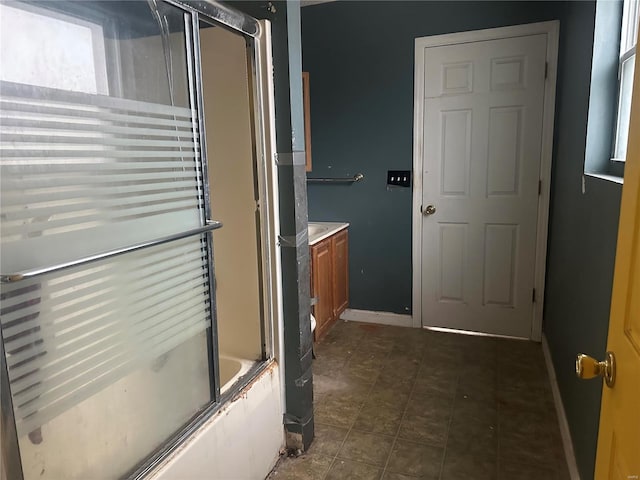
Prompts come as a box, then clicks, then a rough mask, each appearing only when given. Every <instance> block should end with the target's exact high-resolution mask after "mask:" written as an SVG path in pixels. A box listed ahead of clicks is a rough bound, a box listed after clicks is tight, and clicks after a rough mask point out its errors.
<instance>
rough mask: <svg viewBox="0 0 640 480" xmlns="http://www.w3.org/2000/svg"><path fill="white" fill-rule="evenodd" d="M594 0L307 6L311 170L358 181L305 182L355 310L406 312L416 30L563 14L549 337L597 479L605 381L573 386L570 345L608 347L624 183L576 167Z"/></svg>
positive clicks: (581, 457)
mask: <svg viewBox="0 0 640 480" xmlns="http://www.w3.org/2000/svg"><path fill="white" fill-rule="evenodd" d="M594 15H595V4H594V3H593V2H549V3H546V2H509V3H507V2H442V3H440V2H342V1H341V2H335V3H329V4H323V5H317V6H311V7H305V8H303V9H302V42H303V68H304V70H306V71H308V72H310V79H311V87H310V91H311V125H312V146H313V149H312V150H313V171H312V172H311V174H310V176H316V177H321V176H348V175H353V174H354V173H357V172H362V173H364V174H365V180H364V181H363V182H360V183H356V184H354V185H351V186H342V185H340V186H339V185H309V189H308V197H309V218H310V220H315V221H347V222H350V223H351V227H350V251H349V255H350V272H349V273H350V289H351V301H350V306H351V307H352V308H358V309H365V310H379V311H390V312H397V313H409V312H410V310H411V191H410V189H392V190H389V189H387V187H386V185H385V183H386V171H387V170H389V169H405V170H410V169H411V168H412V146H413V143H412V142H413V63H414V58H413V54H414V39H415V38H416V37H421V36H428V35H436V34H443V33H451V32H459V31H465V30H476V29H482V28H492V27H499V26H506V25H513V24H520V23H531V22H537V21H546V20H554V19H559V20H560V21H561V25H560V32H561V34H560V58H559V79H558V86H557V105H556V129H555V136H554V164H553V182H552V209H551V219H550V226H549V228H550V230H549V252H548V271H547V272H548V273H547V287H546V306H545V325H544V329H545V333H546V335H547V337H548V340H549V345H550V349H551V353H552V356H553V360H554V366H555V369H556V373H557V377H558V382H559V385H560V390H561V394H562V399H563V403H564V406H565V409H566V411H567V416H568V420H569V424H570V429H571V433H572V438H573V442H574V447H575V452H576V457H577V461H578V466H579V469H580V472H581V475H582V478H583V479H584V480H589V479H590V478H592V477H593V465H594V459H595V447H596V441H597V430H598V414H599V408H600V384H599V383H598V382H579V381H577V380H576V379H575V375H574V373H573V368H574V358H575V354H576V353H578V352H582V351H583V352H585V353H591V354H593V355H596V356H598V357H601V356H602V353H603V352H604V347H605V344H606V332H607V326H608V311H609V303H610V292H611V280H612V272H613V259H614V255H615V240H616V230H617V220H618V211H619V210H618V209H619V202H620V191H621V189H620V185H618V184H614V183H610V182H606V181H603V180H599V179H594V178H588V179H587V180H586V193H585V194H584V195H583V193H582V172H583V166H584V158H585V138H586V125H587V113H588V106H589V83H590V76H591V48H592V45H593V28H594Z"/></svg>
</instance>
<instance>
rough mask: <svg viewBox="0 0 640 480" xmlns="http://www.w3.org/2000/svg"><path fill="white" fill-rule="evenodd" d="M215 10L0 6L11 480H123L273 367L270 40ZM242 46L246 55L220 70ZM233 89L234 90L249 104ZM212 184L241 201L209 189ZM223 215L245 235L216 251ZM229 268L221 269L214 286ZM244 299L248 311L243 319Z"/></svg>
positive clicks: (2, 315)
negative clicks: (266, 143) (265, 50)
mask: <svg viewBox="0 0 640 480" xmlns="http://www.w3.org/2000/svg"><path fill="white" fill-rule="evenodd" d="M203 17H204V15H203V16H200V15H199V13H198V12H197V11H196V10H193V9H192V8H191V7H188V6H177V5H175V4H173V3H168V2H162V1H160V0H150V1H149V2H110V1H94V0H91V1H78V2H38V4H37V5H33V4H28V3H23V2H11V3H10V4H7V3H0V22H1V23H0V35H1V36H0V181H1V187H2V188H1V189H0V196H1V197H0V227H1V229H0V265H1V267H2V276H1V278H0V280H1V282H0V327H1V332H2V342H0V343H1V347H2V349H1V351H0V356H1V357H2V367H3V368H2V372H1V373H2V385H1V386H0V388H2V390H3V392H2V393H3V403H2V408H3V411H2V414H3V419H5V418H9V419H10V420H11V421H10V423H11V424H12V429H13V432H14V433H13V436H12V437H11V436H8V437H7V438H9V439H10V441H9V442H4V440H5V436H4V432H5V430H4V429H5V425H4V424H3V445H2V448H3V457H4V454H5V450H4V449H9V448H11V449H12V450H11V452H12V453H11V454H10V455H12V459H13V463H14V464H17V465H19V467H18V468H19V469H18V470H17V471H18V472H19V474H17V475H15V472H16V470H13V471H12V473H10V474H9V476H10V478H12V479H13V478H20V477H21V476H22V477H23V478H24V479H26V480H30V479H36V478H37V479H45V480H46V479H59V478H121V477H126V476H127V475H130V474H131V473H132V472H135V471H136V469H138V468H139V467H140V465H142V464H143V462H145V461H147V460H148V459H149V458H151V457H152V456H153V455H155V454H156V452H163V451H166V447H167V445H169V443H168V442H169V441H170V439H174V440H175V442H177V441H178V440H177V439H179V438H183V437H182V436H181V435H180V433H181V432H186V431H187V430H188V428H189V426H190V425H193V422H194V421H195V419H196V418H203V417H202V415H203V412H204V413H206V412H211V411H213V410H212V409H213V408H215V407H216V406H217V405H220V404H221V403H222V402H223V401H224V399H225V398H226V397H225V395H226V396H227V397H229V396H231V395H232V394H233V393H234V392H233V386H234V384H235V385H237V383H235V382H238V381H239V379H241V377H242V376H243V375H245V374H246V375H251V374H252V373H253V372H254V371H255V367H256V362H262V361H264V360H268V359H269V358H271V357H272V352H271V351H270V344H271V342H272V341H271V340H270V339H269V338H267V337H268V335H269V334H268V333H265V331H268V328H267V327H269V325H270V322H271V321H272V320H271V316H272V315H273V313H272V311H271V310H270V309H271V308H272V307H271V306H270V304H269V301H268V298H269V296H270V295H272V290H271V284H270V283H269V281H268V280H265V279H267V278H272V277H270V275H273V273H272V272H271V271H270V270H269V264H267V263H265V262H266V260H265V258H264V257H265V256H264V255H263V251H264V250H266V249H267V248H271V247H270V246H271V245H272V244H274V242H273V241H272V239H273V236H274V234H273V232H272V231H270V230H268V228H270V227H267V226H264V225H270V223H269V217H268V215H269V213H268V212H269V208H268V204H267V203H266V202H267V200H266V198H265V199H263V198H259V194H258V193H257V192H258V191H261V192H262V191H267V187H266V186H265V183H266V180H264V177H265V174H264V172H263V171H262V170H261V168H262V166H260V165H257V164H256V163H252V162H256V159H257V158H263V157H264V158H266V155H265V156H262V155H260V154H259V153H260V152H256V151H255V150H252V149H260V148H263V147H262V143H261V141H260V140H257V139H260V138H262V135H263V132H262V130H261V128H263V127H261V126H260V124H259V122H257V121H256V123H255V124H254V123H252V122H253V116H252V114H253V113H254V104H252V103H251V102H252V99H253V98H256V97H257V95H256V91H257V89H258V84H257V80H256V77H255V75H256V74H255V73H253V68H255V67H256V63H257V62H258V60H256V59H255V57H254V56H253V55H254V54H255V52H256V51H257V44H256V43H255V42H256V40H255V39H253V38H250V37H249V36H245V34H241V33H240V32H238V31H235V30H233V29H226V28H225V29H223V28H220V26H219V25H218V24H216V23H215V22H214V21H213V20H212V19H209V18H207V20H208V21H209V23H208V24H206V25H204V23H203V22H202V21H199V18H200V19H202V18H203ZM204 18H206V17H204ZM200 25H203V27H202V28H203V31H202V36H200V34H201V32H200V30H199V29H200ZM205 27H206V32H205V31H204V29H205ZM228 37H235V38H228ZM205 42H209V47H211V52H210V55H213V57H212V59H211V60H210V61H208V62H209V63H205V62H201V56H200V45H201V44H203V43H205ZM231 44H234V45H235V51H238V52H239V54H238V55H239V56H238V57H237V58H233V59H230V58H228V57H227V56H225V57H224V59H220V58H218V57H216V54H220V55H223V54H224V55H227V53H228V51H229V50H230V46H229V45H231ZM216 46H217V50H216V48H214V47H216ZM222 60H224V61H225V62H227V63H226V64H222ZM232 61H233V62H234V63H233V65H235V67H234V68H235V70H234V71H233V72H231V71H230V67H229V65H230V64H231V63H232ZM251 61H253V62H255V63H254V64H253V65H252V64H251ZM201 63H205V65H204V67H205V68H204V70H205V74H208V75H209V78H205V80H211V81H209V82H206V81H204V82H203V81H200V80H202V71H201V66H202V65H201ZM221 65H222V67H221ZM214 77H215V78H214ZM216 82H217V83H219V84H221V85H223V87H224V85H227V84H230V83H231V84H233V85H235V88H236V90H235V91H234V92H236V93H234V95H235V96H234V97H233V100H234V101H233V102H231V101H230V100H228V98H227V97H229V94H228V91H227V90H224V88H223V87H221V88H220V89H216V88H214V87H212V86H211V85H213V84H214V83H216ZM203 83H206V84H207V85H208V87H207V91H206V92H203V86H202V84H203ZM252 90H254V91H252ZM238 92H240V93H242V94H244V95H245V96H246V103H245V104H243V105H244V107H243V108H241V107H240V106H239V104H238V102H237V101H235V100H236V99H237V98H238V96H239V95H240V93H238ZM205 97H206V98H205ZM205 101H206V102H207V103H208V105H209V106H210V108H211V107H213V110H212V114H211V115H210V116H209V118H210V119H211V120H212V121H211V125H212V126H211V127H209V128H210V129H214V130H215V129H216V128H217V127H216V125H220V124H221V126H220V128H219V130H220V131H214V132H213V133H216V135H213V134H212V135H210V138H213V139H214V142H212V144H214V145H212V146H211V147H210V148H209V150H207V149H206V148H205V147H206V142H205V132H204V131H203V130H202V129H203V127H204V123H205V122H204V115H205V111H204V108H203V102H205ZM225 102H226V103H225ZM257 102H259V101H257ZM257 107H258V109H259V107H260V104H259V103H258V104H257ZM239 112H240V113H239ZM231 113H233V114H234V115H236V119H235V120H233V119H231V118H230V117H229V115H230V114H231ZM216 122H217V123H216ZM234 122H235V123H234ZM237 124H242V125H243V126H244V130H242V131H243V132H246V134H245V135H244V136H243V137H242V142H244V143H243V149H244V150H242V152H241V154H238V153H237V152H234V151H233V150H232V148H233V147H234V141H235V143H239V142H240V141H239V140H236V139H237V138H238V136H239V135H240V134H239V133H238V129H237V128H235V126H236V125H237ZM223 128H226V130H224V129H223ZM232 133H233V134H234V135H236V137H233V138H232V139H231V140H228V141H227V142H226V143H225V142H224V141H223V140H225V139H224V138H221V137H223V136H225V135H227V136H229V135H230V134H232ZM215 140H219V141H215ZM232 140H233V141H232ZM223 147H224V148H225V149H226V150H221V148H223ZM207 154H209V157H207ZM242 161H245V162H247V163H246V164H243V165H242V167H243V168H244V170H240V167H239V166H238V165H239V163H240V162H242ZM265 161H266V160H265ZM208 163H210V167H211V168H208ZM232 166H233V167H234V168H236V170H237V171H234V172H230V171H229V170H228V169H229V168H230V167H232ZM212 171H213V172H214V173H216V174H217V175H218V177H219V179H216V181H218V182H223V180H224V179H226V183H227V185H226V187H227V188H230V189H235V190H237V191H234V192H231V193H234V194H235V195H236V196H235V197H233V201H230V200H229V197H228V196H227V195H225V194H224V193H221V191H216V192H209V187H210V185H211V184H212V182H211V179H210V177H211V172H212ZM208 173H209V174H208ZM263 182H264V183H263ZM224 186H225V184H224V183H221V188H222V187H224ZM240 189H242V191H241V192H240ZM242 192H245V193H246V194H243V193H242ZM213 193H215V194H213ZM241 195H244V196H242V199H241V200H242V201H244V207H243V208H244V210H243V212H242V213H243V216H242V217H241V218H239V216H238V214H237V212H236V211H232V209H231V207H232V206H233V205H232V204H235V203H237V201H239V200H237V201H236V199H237V198H238V197H240V196H241ZM212 201H214V202H218V204H217V205H216V204H214V205H212V204H211V202H212ZM262 202H265V208H264V209H261V210H263V211H257V209H256V204H259V203H262ZM212 214H215V215H218V214H220V215H221V216H222V217H225V218H223V220H224V221H225V222H228V226H229V227H230V228H228V229H227V231H228V232H229V233H226V234H225V235H226V236H224V237H223V238H222V240H221V241H220V242H217V243H216V246H215V249H214V241H213V240H212V238H213V235H212V234H211V232H212V231H213V230H214V229H217V228H218V227H219V226H220V224H219V223H217V222H215V221H212V220H210V219H211V218H212ZM233 222H235V223H233ZM216 234H217V233H216ZM249 240H250V241H249ZM225 242H226V243H225ZM225 245H229V246H228V247H226V246H225ZM261 248H264V249H261ZM225 249H226V250H225ZM214 255H215V256H217V257H220V258H224V262H220V264H219V265H216V266H217V267H220V268H219V270H220V271H219V272H218V273H217V275H215V276H214V263H216V262H214ZM234 255H235V257H234ZM240 261H243V262H245V264H246V265H245V264H242V265H239V262H240ZM236 279H238V280H239V281H242V282H243V285H244V286H243V287H242V290H241V289H240V288H233V285H235V284H233V283H232V282H233V281H235V280H236ZM249 282H253V285H251V288H252V290H251V292H253V293H252V294H251V295H250V294H249V293H248V292H249V289H248V286H246V284H248V283H249ZM230 285H231V287H230ZM230 290H233V291H232V292H231V294H228V293H227V292H229V291H230ZM240 290H241V291H240ZM221 292H222V293H224V294H225V295H227V294H228V295H229V296H228V297H225V298H224V301H221V302H219V303H220V306H221V307H222V308H219V309H218V312H221V313H222V318H223V320H224V322H225V323H224V325H223V328H220V329H218V326H219V325H220V322H219V321H218V319H219V318H220V313H218V314H217V313H216V311H217V308H218V305H217V303H218V302H217V298H219V296H220V295H221ZM239 304H242V305H243V306H246V305H248V304H249V306H251V309H249V308H245V310H243V311H242V312H241V314H242V315H244V317H242V318H239V317H238V315H237V314H236V316H235V317H234V314H233V311H234V310H237V309H236V308H234V306H235V305H239ZM246 312H249V313H246ZM245 317H251V318H245ZM233 325H235V328H232V327H233ZM238 326H240V327H241V328H240V327H238ZM245 378H247V377H245ZM227 391H228V393H225V392H227ZM6 392H9V394H10V395H8V397H9V398H10V402H11V408H9V410H10V411H5V408H7V403H5V402H4V399H5V394H6ZM198 416H200V417H198ZM13 437H15V438H13ZM171 441H173V440H171ZM8 444H9V446H8ZM172 445H174V444H172ZM15 457H17V458H15ZM7 463H8V462H7Z"/></svg>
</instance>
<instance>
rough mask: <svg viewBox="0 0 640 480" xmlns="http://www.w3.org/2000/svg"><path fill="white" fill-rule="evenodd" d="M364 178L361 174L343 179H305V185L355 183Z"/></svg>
mask: <svg viewBox="0 0 640 480" xmlns="http://www.w3.org/2000/svg"><path fill="white" fill-rule="evenodd" d="M363 178H364V175H363V174H362V173H356V174H355V175H354V176H353V177H345V178H307V183H356V182H359V181H360V180H362V179H363Z"/></svg>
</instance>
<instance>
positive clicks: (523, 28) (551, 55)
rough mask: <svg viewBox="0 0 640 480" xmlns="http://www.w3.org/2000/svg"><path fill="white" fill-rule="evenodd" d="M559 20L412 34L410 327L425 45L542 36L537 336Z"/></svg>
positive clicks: (416, 278)
mask: <svg viewBox="0 0 640 480" xmlns="http://www.w3.org/2000/svg"><path fill="white" fill-rule="evenodd" d="M559 32H560V21H559V20H553V21H550V22H540V23H530V24H525V25H514V26H510V27H501V28H491V29H487V30H475V31H470V32H459V33H450V34H445V35H433V36H430V37H420V38H416V39H415V52H414V56H415V60H414V62H415V63H414V71H415V77H414V96H413V106H414V117H413V202H412V209H413V211H412V227H413V233H412V249H411V250H412V266H413V289H412V314H413V327H414V328H421V327H422V326H423V325H422V219H423V217H422V213H421V212H420V206H421V203H422V155H423V152H424V145H423V135H422V132H423V126H424V125H423V123H424V122H423V119H424V101H422V99H423V98H424V79H425V71H424V67H425V66H424V55H423V54H422V51H423V50H424V48H428V47H437V46H443V45H456V44H461V43H470V42H480V41H484V40H500V39H506V38H513V37H524V36H529V35H539V34H546V35H547V56H546V61H547V65H548V67H547V78H546V81H545V85H544V106H543V115H542V151H541V159H540V180H541V182H542V184H541V185H542V188H541V191H540V196H539V197H538V219H537V227H536V232H537V238H536V262H535V273H534V287H535V290H536V298H535V301H534V302H533V311H532V316H533V318H532V322H531V333H530V337H529V338H530V339H531V340H534V341H537V342H539V341H541V339H542V309H543V306H544V284H545V274H546V258H547V255H546V253H547V226H548V223H549V197H550V193H551V189H550V187H551V160H552V153H553V123H554V113H555V102H556V80H557V63H558V40H559Z"/></svg>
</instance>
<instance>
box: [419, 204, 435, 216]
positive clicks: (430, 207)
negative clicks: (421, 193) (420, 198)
mask: <svg viewBox="0 0 640 480" xmlns="http://www.w3.org/2000/svg"><path fill="white" fill-rule="evenodd" d="M434 213H436V207H434V206H433V205H427V206H426V207H422V214H423V215H425V216H426V215H433V214H434Z"/></svg>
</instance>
